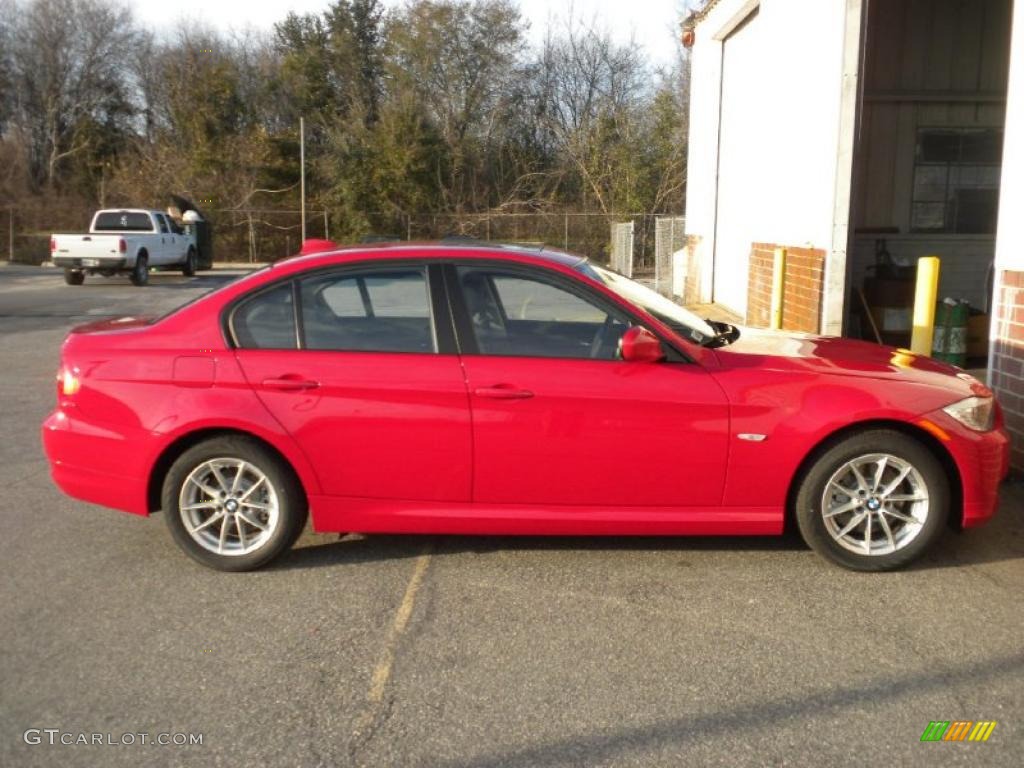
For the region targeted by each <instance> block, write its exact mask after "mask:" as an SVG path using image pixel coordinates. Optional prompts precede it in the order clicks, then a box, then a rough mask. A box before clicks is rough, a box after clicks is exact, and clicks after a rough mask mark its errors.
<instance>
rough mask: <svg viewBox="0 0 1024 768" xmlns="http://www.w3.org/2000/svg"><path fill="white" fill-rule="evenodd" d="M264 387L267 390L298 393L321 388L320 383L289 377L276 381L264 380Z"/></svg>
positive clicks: (298, 377) (281, 377) (279, 378)
mask: <svg viewBox="0 0 1024 768" xmlns="http://www.w3.org/2000/svg"><path fill="white" fill-rule="evenodd" d="M263 386H264V387H266V388H267V389H275V390H278V391H279V392H298V391H300V390H303V389H316V388H317V387H319V386H320V382H318V381H313V380H312V379H303V378H302V377H300V376H292V375H289V376H279V377H278V378H276V379H264V380H263Z"/></svg>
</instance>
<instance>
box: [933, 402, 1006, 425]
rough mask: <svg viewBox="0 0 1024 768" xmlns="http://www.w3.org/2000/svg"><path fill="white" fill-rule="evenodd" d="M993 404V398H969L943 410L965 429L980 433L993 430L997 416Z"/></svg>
mask: <svg viewBox="0 0 1024 768" xmlns="http://www.w3.org/2000/svg"><path fill="white" fill-rule="evenodd" d="M993 402H994V401H993V400H992V398H991V397H968V398H966V399H965V400H961V401H960V402H959V403H953V404H952V405H947V406H946V407H945V408H943V409H942V410H943V411H945V412H946V413H948V414H949V415H950V416H952V417H953V418H954V419H956V420H957V421H959V422H960V423H961V424H963V425H964V426H965V427H970V428H971V429H975V430H977V431H978V432H987V431H988V430H990V429H992V420H993V418H994V415H995V409H994V408H993V406H992V403H993Z"/></svg>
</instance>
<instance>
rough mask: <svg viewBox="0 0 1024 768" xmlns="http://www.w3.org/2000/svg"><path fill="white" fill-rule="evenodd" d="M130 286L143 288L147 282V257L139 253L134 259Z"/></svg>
mask: <svg viewBox="0 0 1024 768" xmlns="http://www.w3.org/2000/svg"><path fill="white" fill-rule="evenodd" d="M131 278H132V285H138V286H140V287H141V286H143V285H145V284H146V283H148V282H149V256H147V255H146V254H144V253H140V254H139V255H138V256H136V257H135V266H134V267H133V268H132V275H131Z"/></svg>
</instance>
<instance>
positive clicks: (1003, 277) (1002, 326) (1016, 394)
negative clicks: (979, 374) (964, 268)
mask: <svg viewBox="0 0 1024 768" xmlns="http://www.w3.org/2000/svg"><path fill="white" fill-rule="evenodd" d="M992 344H993V346H992V388H993V389H994V390H995V392H996V396H997V397H998V398H999V403H1000V404H1001V405H1002V407H1003V413H1004V414H1005V415H1006V429H1007V431H1008V432H1009V433H1010V440H1011V441H1012V444H1011V446H1010V464H1011V465H1012V466H1013V467H1014V469H1017V470H1020V471H1024V272H1017V271H1012V270H1005V271H1003V272H1000V274H999V280H998V281H997V285H996V326H995V338H994V339H993V342H992Z"/></svg>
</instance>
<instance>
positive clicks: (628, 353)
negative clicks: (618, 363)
mask: <svg viewBox="0 0 1024 768" xmlns="http://www.w3.org/2000/svg"><path fill="white" fill-rule="evenodd" d="M619 356H620V357H621V358H622V359H623V360H625V361H626V362H629V363H657V362H659V361H660V360H664V359H665V350H664V349H663V348H662V346H661V342H660V341H658V337H657V336H655V335H654V334H653V333H651V332H650V331H648V330H647V329H646V328H644V327H643V326H640V325H634V326H633V327H632V328H630V329H629V330H627V331H626V332H625V333H624V334H622V340H621V341H620V342H619Z"/></svg>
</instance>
